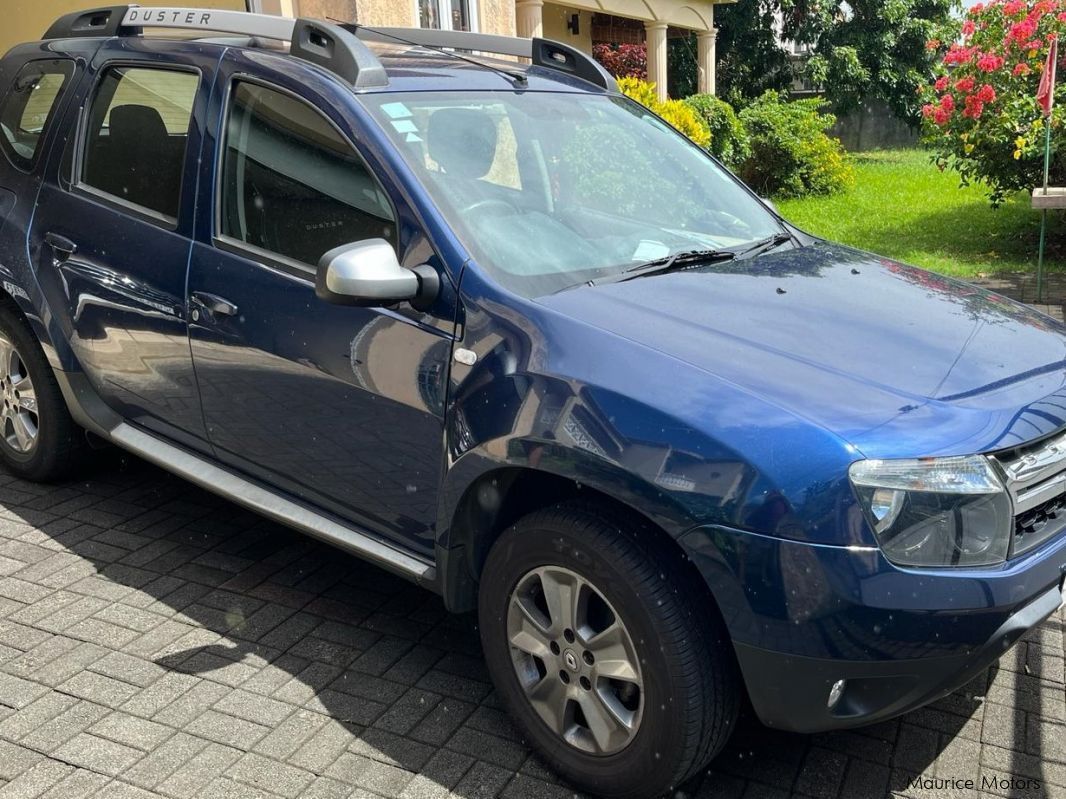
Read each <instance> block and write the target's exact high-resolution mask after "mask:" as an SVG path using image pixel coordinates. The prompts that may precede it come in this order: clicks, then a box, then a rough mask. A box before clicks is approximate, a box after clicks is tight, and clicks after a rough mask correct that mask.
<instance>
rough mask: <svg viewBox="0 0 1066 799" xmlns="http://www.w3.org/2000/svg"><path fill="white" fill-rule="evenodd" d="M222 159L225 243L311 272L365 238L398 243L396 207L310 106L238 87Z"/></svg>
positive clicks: (250, 85)
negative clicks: (324, 259) (264, 252)
mask: <svg viewBox="0 0 1066 799" xmlns="http://www.w3.org/2000/svg"><path fill="white" fill-rule="evenodd" d="M224 148H225V149H224V150H223V155H222V182H221V186H220V190H221V197H220V198H219V203H220V219H219V232H220V234H221V235H222V236H224V237H226V238H229V239H232V240H236V241H239V242H242V243H244V244H249V245H252V246H254V247H258V248H259V249H262V250H267V251H269V252H272V253H276V254H278V255H281V256H284V257H285V258H289V259H292V260H295V261H300V262H302V263H305V264H309V265H311V266H314V265H317V264H318V260H319V258H321V256H322V254H323V253H325V252H327V251H329V250H331V249H333V248H334V247H338V246H340V245H342V244H348V243H351V242H355V241H361V240H363V239H371V238H382V239H385V240H387V241H389V242H392V243H394V244H395V240H396V224H395V216H394V214H393V210H392V206H391V205H390V203H389V200H388V197H386V196H385V193H384V191H382V189H381V186H380V185H379V184H378V182H377V180H376V179H375V178H374V176H373V175H372V174H371V173H370V171H369V169H368V168H367V166H366V164H365V163H363V160H362V159H361V158H360V157H359V155H358V154H357V153H356V152H355V150H354V149H353V148H352V146H351V144H349V143H348V141H347V140H346V139H345V138H344V137H343V136H342V135H341V134H340V133H339V132H337V130H336V129H335V128H334V127H333V125H331V124H330V122H329V121H328V120H327V119H326V118H325V117H324V116H323V115H322V114H321V113H319V112H318V111H316V110H315V109H314V108H312V107H311V106H309V105H307V104H306V103H304V102H303V101H302V100H298V99H296V98H294V97H291V96H290V95H288V94H284V93H282V92H280V91H277V90H274V89H268V88H266V87H264V86H260V85H258V84H253V83H245V82H239V81H238V82H237V83H236V84H235V86H234V89H233V92H232V94H231V99H230V110H229V117H228V120H227V125H226V140H225V143H224Z"/></svg>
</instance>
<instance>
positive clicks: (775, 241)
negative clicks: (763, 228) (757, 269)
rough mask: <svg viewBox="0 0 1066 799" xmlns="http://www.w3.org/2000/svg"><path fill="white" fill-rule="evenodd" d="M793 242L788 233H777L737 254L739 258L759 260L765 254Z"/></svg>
mask: <svg viewBox="0 0 1066 799" xmlns="http://www.w3.org/2000/svg"><path fill="white" fill-rule="evenodd" d="M790 241H792V236H791V235H790V234H788V233H775V234H774V235H772V236H767V237H766V238H765V239H762V240H761V241H757V242H755V243H754V244H752V245H751V246H750V247H748V248H747V249H744V250H741V251H740V252H738V253H737V258H757V257H758V256H760V255H762V254H763V253H764V252H769V251H770V250H772V249H774V248H776V247H780V246H781V245H782V244H788V243H789V242H790Z"/></svg>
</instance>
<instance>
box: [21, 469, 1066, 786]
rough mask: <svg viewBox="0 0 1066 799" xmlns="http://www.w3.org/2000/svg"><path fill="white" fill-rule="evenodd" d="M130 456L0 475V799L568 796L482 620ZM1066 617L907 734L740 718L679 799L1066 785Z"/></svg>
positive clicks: (907, 722) (899, 727) (901, 729)
mask: <svg viewBox="0 0 1066 799" xmlns="http://www.w3.org/2000/svg"><path fill="white" fill-rule="evenodd" d="M119 461H120V459H119V458H118V457H117V456H115V457H113V458H112V459H111V460H110V461H105V462H104V463H103V464H102V465H101V466H100V467H99V468H98V469H97V470H96V472H95V474H94V475H93V476H92V479H89V480H82V481H79V482H73V483H69V484H66V485H61V486H52V487H41V486H36V485H30V484H26V483H22V482H20V481H17V480H14V479H12V478H10V477H8V476H6V475H4V474H2V473H0V798H6V797H26V798H27V799H28V798H29V797H37V796H44V797H48V798H49V799H53V797H54V798H56V799H78V797H83V796H106V797H131V798H132V797H147V796H151V795H159V796H166V797H176V798H178V799H181V798H183V797H203V798H204V799H210V798H211V797H244V796H257V797H274V796H281V797H290V798H291V797H306V798H307V799H312V797H348V796H352V797H374V796H385V797H409V798H410V799H417V798H419V797H427V798H428V797H443V796H456V797H463V798H464V799H475V797H493V796H497V795H499V796H504V797H554V796H572V795H573V793H572V791H570V790H569V789H567V788H566V787H565V786H564V785H561V784H559V783H558V782H557V781H556V780H555V779H554V777H553V776H552V775H551V773H550V772H548V771H547V770H546V769H545V768H544V767H543V766H542V765H541V764H540V763H539V762H538V760H537V759H536V758H535V757H533V756H532V755H530V753H529V752H528V750H527V749H526V748H525V747H524V746H523V745H522V744H521V743H520V742H519V741H518V740H517V738H516V735H515V733H514V731H513V730H512V729H511V727H510V726H509V724H508V722H507V719H506V718H505V716H504V715H503V714H502V713H501V711H500V709H499V708H498V706H497V703H496V700H495V697H494V695H493V692H492V689H491V686H490V684H489V681H488V678H487V675H486V674H485V669H484V666H483V664H482V661H481V658H480V655H479V651H478V644H477V636H476V630H475V629H474V626H473V622H472V621H471V620H470V619H469V618H451V617H449V616H447V615H446V614H445V612H444V610H443V608H442V606H441V603H440V602H439V601H438V600H437V599H436V598H435V597H434V596H432V595H430V594H429V593H426V592H425V591H422V590H420V589H417V588H414V587H412V586H410V585H408V584H407V583H404V582H402V581H401V580H399V579H395V578H392V577H390V576H388V575H386V574H385V573H383V572H380V571H378V570H376V569H374V568H372V567H369V566H366V565H364V564H362V563H360V562H359V561H357V560H355V559H353V558H350V557H348V556H346V555H343V554H341V553H339V552H337V551H335V550H332V549H330V548H328V547H325V546H323V545H319V544H317V543H315V542H313V541H311V540H310V539H307V538H304V537H302V536H300V535H298V534H295V533H292V532H289V531H287V530H285V529H282V528H280V527H278V526H276V525H273V524H270V523H268V522H265V521H263V520H261V519H259V518H257V517H255V516H253V515H251V514H249V513H246V512H244V511H242V510H240V509H239V508H237V507H235V506H233V505H231V504H229V503H227V502H224V501H221V500H218V499H216V498H214V497H212V496H211V495H209V494H207V493H205V492H203V491H200V490H198V489H196V488H193V487H192V486H190V485H188V484H186V483H184V482H182V481H180V480H178V479H175V478H172V477H169V476H167V475H165V474H163V473H161V472H160V471H158V470H156V469H154V468H152V467H150V466H148V465H145V464H144V463H142V462H140V461H137V460H133V459H125V460H122V461H121V462H119ZM1064 625H1066V620H1064V618H1063V617H1062V616H1059V617H1056V618H1054V619H1052V620H1051V621H1049V622H1048V623H1047V624H1045V625H1044V626H1043V628H1042V629H1040V630H1039V631H1038V632H1037V634H1035V635H1033V636H1031V637H1030V639H1029V640H1028V641H1026V642H1024V643H1023V644H1021V645H1020V646H1018V647H1017V648H1016V649H1014V650H1013V651H1011V652H1010V653H1009V654H1007V655H1006V656H1005V657H1004V658H1003V660H1002V662H1001V663H1000V665H999V667H998V669H996V670H993V672H992V673H991V674H989V675H988V676H987V677H982V678H980V679H979V680H977V681H976V682H975V683H973V684H972V685H970V686H968V687H967V688H966V689H965V690H963V691H960V692H959V693H957V694H955V695H953V696H951V697H949V698H948V699H946V700H944V701H942V702H940V703H938V704H937V705H936V706H935V707H932V708H928V709H925V710H922V711H920V712H917V713H913V714H911V715H909V716H907V717H906V718H903V719H901V720H899V721H894V722H891V723H887V724H882V725H880V726H878V727H875V728H872V729H867V730H863V731H861V732H849V733H843V734H835V735H819V736H813V737H804V736H796V735H785V734H780V733H773V732H770V731H767V730H764V729H762V728H760V727H759V726H758V725H757V724H755V723H754V722H751V721H745V722H744V723H742V726H741V730H740V733H739V735H738V736H737V739H736V741H735V742H734V744H733V745H732V746H731V748H730V749H729V750H728V751H727V752H726V753H725V754H724V755H723V756H722V757H720V758H719V759H718V760H717V761H716V762H715V764H714V766H713V771H712V773H711V774H709V775H708V776H706V777H705V778H703V779H702V781H701V783H702V784H698V785H693V786H687V788H686V791H685V792H684V793H683V795H684V796H688V797H711V796H745V797H774V796H786V795H789V794H790V793H791V794H793V795H811V796H826V797H837V796H846V797H852V796H854V797H877V796H882V795H884V794H886V793H889V792H897V793H899V794H901V795H906V796H937V797H940V796H965V795H968V792H967V791H965V790H938V789H921V788H913V787H911V784H912V782H913V779H914V777H915V775H924V776H926V777H934V776H935V777H942V778H949V779H950V778H955V779H959V780H963V779H967V778H971V779H975V780H977V781H978V782H979V781H980V780H981V779H982V777H992V778H995V779H996V780H997V781H1007V782H999V783H997V784H998V785H999V786H1000V787H997V788H996V790H995V791H994V793H995V794H998V795H1001V796H1014V797H1040V796H1066V688H1064V680H1063V655H1064V649H1063V628H1064ZM782 679H787V675H782ZM1012 778H1014V779H1015V783H1014V784H1013V786H1012V785H1011V784H1010V783H1009V781H1010V780H1011V779H1012ZM1029 780H1035V781H1037V782H1038V783H1039V787H1025V786H1026V784H1028V785H1030V786H1031V785H1032V783H1031V782H1028V781H1029ZM1019 784H1020V785H1021V787H1019Z"/></svg>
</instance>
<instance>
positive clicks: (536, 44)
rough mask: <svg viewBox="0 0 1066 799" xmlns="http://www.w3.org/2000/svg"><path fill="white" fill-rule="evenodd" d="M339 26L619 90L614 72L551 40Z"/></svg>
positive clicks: (365, 36) (372, 38) (369, 38)
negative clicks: (509, 59) (510, 60)
mask: <svg viewBox="0 0 1066 799" xmlns="http://www.w3.org/2000/svg"><path fill="white" fill-rule="evenodd" d="M340 27H342V28H344V29H345V30H349V31H351V32H352V33H354V34H355V35H356V36H358V37H359V38H360V39H362V40H363V41H366V42H390V43H396V42H406V43H409V44H414V45H419V46H422V47H447V48H452V49H455V50H472V51H475V52H479V53H494V54H496V55H508V56H514V57H516V58H528V59H530V60H531V61H532V63H533V65H534V66H538V67H545V68H547V69H554V70H556V71H559V72H565V73H567V74H569V75H573V76H574V77H577V78H581V79H582V80H586V81H588V82H589V83H592V84H595V85H596V86H599V87H600V88H602V89H606V90H607V91H617V90H618V83H617V82H616V81H615V79H614V77H613V76H612V75H611V73H609V72H608V71H607V70H605V69H604V68H603V67H602V66H600V64H599V62H597V61H596V60H595V59H594V58H592V56H590V55H588V54H587V53H583V52H581V51H580V50H577V49H575V48H573V47H570V46H569V45H566V44H563V43H562V42H556V41H552V40H551V39H540V38H533V39H520V38H517V37H514V36H495V35H492V34H488V33H469V32H467V31H446V30H433V29H428V28H378V27H371V28H368V27H364V26H362V25H359V24H357V23H342V24H341V25H340Z"/></svg>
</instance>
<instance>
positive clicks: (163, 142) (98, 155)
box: [81, 67, 200, 221]
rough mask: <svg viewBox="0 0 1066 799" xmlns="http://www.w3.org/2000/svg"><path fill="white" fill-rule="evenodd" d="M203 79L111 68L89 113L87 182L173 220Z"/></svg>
mask: <svg viewBox="0 0 1066 799" xmlns="http://www.w3.org/2000/svg"><path fill="white" fill-rule="evenodd" d="M199 83H200V78H199V76H198V75H196V74H194V73H191V72H178V71H175V70H165V69H142V68H139V67H111V68H110V69H108V70H107V72H105V73H104V76H103V78H102V79H101V80H100V85H99V87H98V88H97V90H96V95H95V97H94V98H93V102H92V106H91V107H90V109H89V122H88V125H87V126H86V128H87V130H86V139H85V144H84V150H83V161H82V172H81V183H82V185H83V186H88V187H90V188H93V189H96V190H98V191H102V192H105V193H107V194H109V195H111V196H113V197H116V198H118V199H120V200H123V201H125V202H127V203H132V204H133V205H136V206H140V207H141V208H145V209H147V210H149V211H151V212H153V213H154V214H156V215H160V216H163V217H165V218H166V219H167V220H170V221H173V220H174V219H176V217H177V215H178V203H179V201H180V199H181V182H182V173H183V171H184V170H183V166H184V164H185V151H186V147H187V144H188V139H189V125H190V122H191V120H192V108H193V103H194V101H195V100H196V90H197V88H198V86H199Z"/></svg>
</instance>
